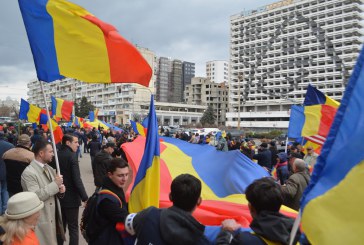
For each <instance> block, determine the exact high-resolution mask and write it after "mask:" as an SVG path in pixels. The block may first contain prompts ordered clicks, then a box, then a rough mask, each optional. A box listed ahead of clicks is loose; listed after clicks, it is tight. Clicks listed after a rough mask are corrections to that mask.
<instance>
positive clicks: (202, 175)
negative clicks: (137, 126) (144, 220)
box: [122, 131, 297, 228]
mask: <svg viewBox="0 0 364 245" xmlns="http://www.w3.org/2000/svg"><path fill="white" fill-rule="evenodd" d="M148 132H149V131H148ZM161 138H162V140H161V141H160V142H159V144H160V152H161V153H160V197H159V206H160V207H161V208H166V207H170V206H171V205H172V203H171V202H170V200H169V193H170V192H171V190H170V186H171V183H172V180H173V179H174V178H175V177H177V176H178V175H180V174H183V173H189V174H191V175H193V176H195V177H196V178H198V179H199V180H201V183H202V192H201V197H202V203H201V205H200V206H198V207H197V208H196V210H195V211H194V213H193V215H194V216H195V217H196V218H197V219H198V220H199V221H200V222H201V223H203V224H204V225H215V226H220V225H221V222H222V221H223V220H225V219H235V220H236V221H237V222H239V223H240V224H241V225H242V226H243V227H245V228H247V227H249V224H250V222H251V220H252V217H251V215H250V212H249V208H248V201H247V200H246V198H245V195H244V193H245V190H246V188H247V186H248V185H249V184H251V183H252V182H253V181H254V180H256V179H259V178H262V177H268V176H269V174H268V172H267V171H266V170H265V169H263V168H262V167H260V166H259V165H258V164H256V163H254V162H252V161H251V160H250V159H249V158H248V157H246V156H244V155H243V154H241V153H240V152H239V151H229V152H221V151H217V150H216V148H215V147H213V146H210V145H199V144H190V143H188V142H186V141H183V140H179V139H175V138H171V137H161ZM144 145H145V137H142V136H138V137H137V138H136V139H135V140H134V141H133V142H131V143H125V144H123V145H122V148H123V150H124V152H125V153H126V156H127V158H128V163H129V164H130V167H131V169H132V171H133V172H134V173H135V172H136V170H137V169H138V168H139V163H140V161H141V158H142V157H141V155H140V152H143V151H144ZM149 193H150V192H144V194H145V195H149ZM127 195H128V192H127ZM129 203H130V202H129ZM281 211H282V213H284V214H286V215H289V216H291V217H295V216H296V215H297V212H296V211H293V210H291V209H289V208H287V207H282V209H281ZM131 212H132V211H131Z"/></svg>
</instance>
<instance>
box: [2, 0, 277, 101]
mask: <svg viewBox="0 0 364 245" xmlns="http://www.w3.org/2000/svg"><path fill="white" fill-rule="evenodd" d="M73 2H74V3H76V4H79V5H81V6H82V7H84V8H86V9H87V10H88V11H89V12H90V13H92V14H94V15H95V16H97V17H98V18H99V19H101V20H103V21H105V22H108V23H110V24H112V25H113V26H115V27H116V28H117V29H118V31H119V33H120V34H121V35H122V36H123V37H125V38H126V39H127V40H129V41H130V42H132V43H134V44H138V45H139V46H142V47H145V48H148V49H150V50H152V51H154V52H155V53H156V55H157V56H165V57H171V58H173V59H180V60H184V61H189V62H194V63H195V64H196V76H205V63H206V61H209V60H228V58H229V21H230V16H231V15H234V14H237V13H239V12H241V11H243V10H251V9H255V8H257V7H261V6H263V5H266V4H269V3H272V2H277V1H276V0H259V1H257V0H154V1H151V0H129V1H126V0H124V1H123V0H73ZM35 78H36V73H35V68H34V63H33V59H32V55H31V51H30V47H29V42H28V38H27V36H26V32H25V28H24V24H23V20H22V17H21V14H20V10H19V6H18V1H16V0H3V1H0V98H1V99H4V98H5V97H6V96H11V97H13V98H17V99H19V98H20V97H23V98H26V90H27V87H26V84H27V82H29V81H30V80H32V79H35Z"/></svg>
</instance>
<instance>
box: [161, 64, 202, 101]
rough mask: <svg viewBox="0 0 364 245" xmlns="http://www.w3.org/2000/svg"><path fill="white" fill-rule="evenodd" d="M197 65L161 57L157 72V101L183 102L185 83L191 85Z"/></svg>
mask: <svg viewBox="0 0 364 245" xmlns="http://www.w3.org/2000/svg"><path fill="white" fill-rule="evenodd" d="M194 75H195V64H194V63H190V62H183V61H181V60H172V59H171V58H166V57H160V58H159V59H158V67H157V72H156V100H157V101H160V102H171V103H179V102H182V101H183V91H184V83H185V82H189V83H191V81H190V80H191V78H192V77H193V76H194Z"/></svg>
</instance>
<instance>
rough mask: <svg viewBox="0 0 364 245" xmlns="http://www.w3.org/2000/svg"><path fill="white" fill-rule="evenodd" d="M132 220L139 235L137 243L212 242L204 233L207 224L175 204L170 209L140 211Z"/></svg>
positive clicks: (197, 244)
mask: <svg viewBox="0 0 364 245" xmlns="http://www.w3.org/2000/svg"><path fill="white" fill-rule="evenodd" d="M128 219H129V218H128ZM132 222H133V224H132V225H133V228H134V230H135V232H136V235H137V240H138V243H136V244H137V245H143V244H159V245H172V244H173V245H204V244H206V245H207V244H210V243H209V241H208V240H207V238H206V237H205V235H204V231H205V226H204V225H202V224H200V223H199V222H198V221H197V220H196V219H195V218H194V217H193V216H192V215H191V214H190V213H188V212H186V211H184V210H182V209H179V208H177V207H175V206H172V207H170V208H168V209H157V208H155V207H150V208H148V209H145V210H144V211H142V212H140V213H138V214H137V215H136V216H135V217H134V219H133V221H132Z"/></svg>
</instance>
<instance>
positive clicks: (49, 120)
mask: <svg viewBox="0 0 364 245" xmlns="http://www.w3.org/2000/svg"><path fill="white" fill-rule="evenodd" d="M39 84H40V89H41V90H42V94H43V100H44V105H45V109H46V111H47V118H48V122H49V130H50V131H51V139H52V145H53V152H54V158H55V159H56V168H57V173H58V174H59V175H60V174H61V170H60V168H59V162H58V154H57V147H56V142H55V140H54V134H53V126H52V121H51V116H50V114H49V110H48V103H47V99H46V95H45V93H44V88H43V82H42V81H39Z"/></svg>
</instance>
